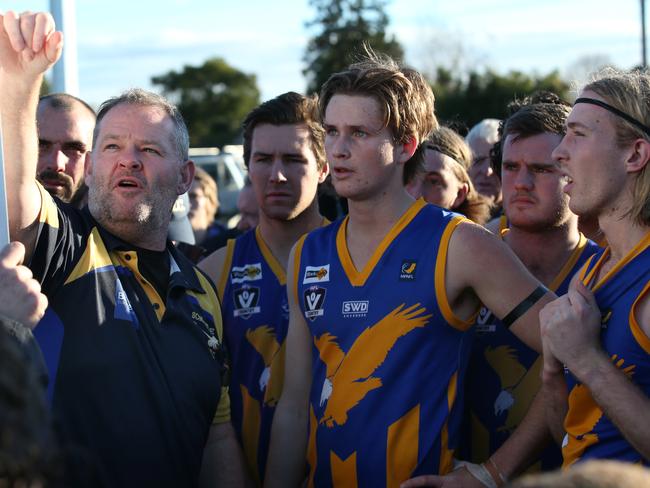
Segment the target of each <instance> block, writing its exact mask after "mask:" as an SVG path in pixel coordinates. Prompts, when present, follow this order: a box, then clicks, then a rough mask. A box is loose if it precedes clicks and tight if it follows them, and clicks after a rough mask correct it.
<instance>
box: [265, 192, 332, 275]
mask: <svg viewBox="0 0 650 488" xmlns="http://www.w3.org/2000/svg"><path fill="white" fill-rule="evenodd" d="M321 225H323V217H322V216H321V215H320V213H319V212H318V203H317V202H316V201H314V203H313V204H312V205H311V206H309V208H307V209H306V210H305V211H304V212H302V213H301V214H300V215H298V216H297V217H296V218H294V219H291V220H277V219H270V218H268V217H266V216H265V215H264V212H260V221H259V224H258V227H259V230H260V234H261V235H262V239H264V242H265V243H266V245H267V246H268V247H269V249H270V250H271V253H273V256H275V258H276V259H277V260H278V262H279V263H280V264H282V266H283V267H284V269H285V270H286V269H287V262H288V259H289V254H290V252H291V248H292V247H293V245H294V244H295V243H296V241H297V240H298V239H299V238H300V237H301V236H302V235H303V234H306V233H307V232H310V231H312V230H314V229H316V228H317V227H320V226H321Z"/></svg>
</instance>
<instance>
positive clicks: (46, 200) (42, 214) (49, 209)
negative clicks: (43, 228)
mask: <svg viewBox="0 0 650 488" xmlns="http://www.w3.org/2000/svg"><path fill="white" fill-rule="evenodd" d="M36 187H37V188H38V191H39V193H40V194H41V209H40V211H39V213H38V221H39V222H40V223H41V224H47V225H49V226H50V227H52V228H53V229H58V228H59V212H58V207H57V206H56V203H54V199H53V198H52V195H50V194H49V193H48V191H47V190H46V189H45V188H43V185H41V184H40V183H39V182H38V181H37V182H36Z"/></svg>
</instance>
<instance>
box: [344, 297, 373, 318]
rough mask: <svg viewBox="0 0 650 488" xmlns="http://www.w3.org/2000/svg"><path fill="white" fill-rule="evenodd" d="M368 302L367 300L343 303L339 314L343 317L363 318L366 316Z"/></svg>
mask: <svg viewBox="0 0 650 488" xmlns="http://www.w3.org/2000/svg"><path fill="white" fill-rule="evenodd" d="M369 304H370V302H369V301H368V300H353V301H349V302H343V305H342V307H341V313H342V314H343V317H347V318H350V317H357V318H358V317H365V316H366V315H367V314H368V307H369Z"/></svg>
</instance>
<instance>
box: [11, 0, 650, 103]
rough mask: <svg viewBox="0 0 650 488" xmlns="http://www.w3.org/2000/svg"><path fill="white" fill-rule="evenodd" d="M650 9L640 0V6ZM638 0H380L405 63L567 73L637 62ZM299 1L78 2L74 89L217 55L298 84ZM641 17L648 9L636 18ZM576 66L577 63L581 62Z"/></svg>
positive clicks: (22, 6)
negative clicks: (596, 63) (384, 0)
mask: <svg viewBox="0 0 650 488" xmlns="http://www.w3.org/2000/svg"><path fill="white" fill-rule="evenodd" d="M48 9H49V1H47V0H0V11H6V10H14V11H17V12H21V11H25V10H31V11H38V10H48ZM648 9H650V5H648ZM640 11H641V8H640V0H615V1H614V0H536V1H531V0H491V1H486V0H456V1H448V0H444V1H443V0H392V1H391V0H389V2H388V6H387V12H388V14H389V17H390V25H389V33H391V34H393V35H395V36H396V37H397V39H398V41H400V43H401V44H402V46H403V47H404V49H405V60H404V61H405V62H406V63H407V64H409V65H411V66H413V67H415V68H417V69H419V70H421V71H423V72H425V73H433V72H434V67H435V66H436V65H438V64H443V65H445V66H448V67H449V66H456V67H458V68H459V69H460V70H465V71H466V70H468V69H478V70H483V69H485V68H487V67H490V68H491V69H493V70H496V71H497V72H500V73H506V72H508V71H510V70H519V71H523V72H525V73H539V74H546V73H548V72H550V71H551V70H553V69H557V70H559V71H560V73H561V74H563V75H564V76H565V77H567V78H569V79H572V78H575V77H579V76H581V75H582V74H583V73H582V71H581V70H580V69H578V68H577V67H576V63H577V61H578V60H580V59H584V58H585V57H591V58H592V59H596V60H603V61H607V62H609V63H611V64H614V65H616V66H618V67H620V68H630V67H632V66H635V65H638V64H640V63H641V21H640V17H641V15H640ZM313 17H314V10H313V8H312V7H310V6H309V3H308V1H307V0H276V1H268V0H265V1H262V0H247V1H237V0H158V1H155V2H153V1H148V0H128V1H127V0H110V1H109V0H76V20H77V50H78V64H79V93H78V95H79V96H81V98H83V99H85V100H86V101H88V102H89V103H90V104H91V105H93V106H97V105H98V104H99V103H101V102H102V101H103V100H105V99H106V98H108V97H110V96H114V95H116V94H118V93H120V92H121V91H123V90H125V89H127V88H131V87H135V86H139V87H143V88H150V89H154V90H156V87H153V86H152V85H151V83H150V79H151V77H152V76H156V75H161V74H164V73H167V72H168V71H170V70H176V71H179V70H182V68H183V66H185V65H194V66H198V65H200V64H202V63H203V62H204V61H205V60H206V59H208V58H210V57H215V56H217V57H222V58H224V59H225V60H226V62H228V63H229V64H231V65H232V66H234V67H236V68H238V69H240V70H241V71H244V72H246V73H249V74H255V75H256V76H257V82H258V86H259V87H260V90H261V93H262V100H266V99H269V98H272V97H274V96H276V95H278V94H280V93H283V92H286V91H289V90H294V91H298V92H303V91H304V89H305V85H306V83H305V80H304V78H303V75H302V69H303V67H304V63H303V61H302V57H303V53H304V49H305V45H306V43H307V40H308V39H309V37H310V36H311V35H312V34H313V33H314V30H313V29H309V28H307V27H306V26H305V22H306V21H309V20H311V19H312V18H313ZM647 17H648V15H647V14H646V18H647ZM583 64H584V63H583Z"/></svg>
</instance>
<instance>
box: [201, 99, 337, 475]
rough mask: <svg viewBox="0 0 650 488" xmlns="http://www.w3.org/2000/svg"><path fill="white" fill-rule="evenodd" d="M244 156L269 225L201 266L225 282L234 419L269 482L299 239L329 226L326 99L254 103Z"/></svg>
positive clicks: (250, 457)
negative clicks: (289, 282) (323, 194)
mask: <svg viewBox="0 0 650 488" xmlns="http://www.w3.org/2000/svg"><path fill="white" fill-rule="evenodd" d="M244 158H245V161H246V166H247V167H248V171H249V175H250V179H251V183H252V188H253V191H254V193H255V195H256V198H257V202H258V204H259V209H260V212H259V224H258V225H257V227H255V228H254V229H253V230H250V231H249V232H247V233H246V234H244V235H242V236H241V237H239V238H237V239H236V240H230V241H228V245H227V246H226V248H224V249H221V250H218V251H216V252H215V253H214V254H212V255H211V256H209V257H208V258H206V259H205V260H204V261H202V262H201V267H202V268H203V269H204V270H205V271H206V273H208V275H209V276H211V277H212V278H213V279H214V281H215V282H216V283H217V284H218V290H219V295H220V297H221V302H222V304H223V317H224V331H225V339H226V344H227V346H228V351H229V353H230V357H231V360H232V376H231V387H230V399H231V412H232V420H233V425H234V427H235V431H236V432H237V436H238V438H239V441H240V443H241V445H242V447H243V449H244V455H245V457H246V462H247V465H248V470H249V474H250V476H251V478H252V479H253V481H254V482H255V484H256V485H260V484H261V482H262V478H263V476H264V469H265V466H266V457H267V452H268V445H269V437H270V433H271V423H272V421H273V413H274V411H275V405H276V404H277V402H278V399H279V398H280V392H281V391H282V382H283V380H284V359H285V339H286V336H287V326H288V323H289V305H288V302H287V292H286V286H285V285H286V267H287V260H288V258H289V252H290V251H291V248H292V247H293V245H294V244H295V243H296V241H297V240H298V238H299V237H300V236H301V235H303V234H305V233H307V232H309V231H310V230H313V229H315V228H316V227H318V226H320V225H322V224H323V218H322V217H321V216H320V214H319V212H318V202H317V200H316V193H317V189H318V185H319V183H322V182H323V180H324V179H325V177H326V176H327V172H328V166H327V163H326V162H325V151H324V148H323V128H322V125H321V123H320V118H319V116H318V99H317V98H315V97H311V98H308V97H304V96H302V95H299V94H297V93H293V92H289V93H285V94H283V95H280V96H278V97H276V98H274V99H272V100H269V101H267V102H264V103H263V104H262V105H260V106H259V107H257V108H256V109H254V110H253V111H252V112H251V113H250V114H249V115H248V116H247V117H246V120H245V121H244Z"/></svg>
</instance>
